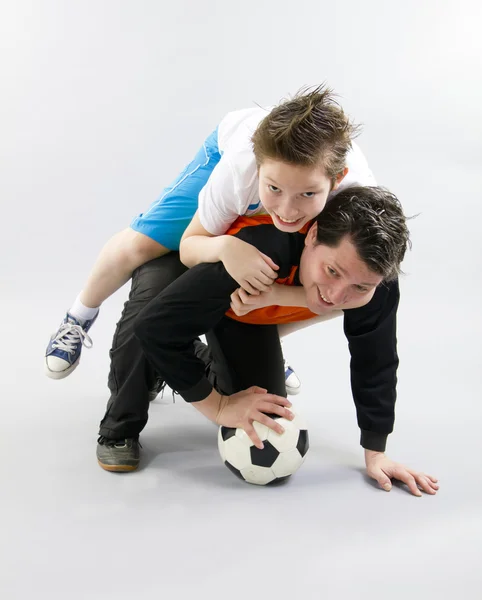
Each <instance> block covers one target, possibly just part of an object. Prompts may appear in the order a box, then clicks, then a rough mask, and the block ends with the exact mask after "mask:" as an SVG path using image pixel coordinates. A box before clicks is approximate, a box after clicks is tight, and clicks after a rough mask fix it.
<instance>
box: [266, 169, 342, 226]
mask: <svg viewBox="0 0 482 600" xmlns="http://www.w3.org/2000/svg"><path fill="white" fill-rule="evenodd" d="M345 174H346V172H343V173H341V174H340V176H339V177H338V179H337V181H336V183H335V185H334V186H333V187H332V181H331V179H330V178H329V177H328V176H327V175H326V173H325V170H324V169H323V167H322V166H317V167H312V166H299V165H292V164H288V163H285V162H281V161H279V160H273V159H266V160H264V161H263V163H262V164H261V166H260V168H259V197H260V200H261V203H262V204H263V206H264V208H265V209H266V211H267V212H268V214H269V215H270V216H271V218H272V219H273V223H274V224H275V226H276V227H277V228H278V229H280V230H281V231H286V232H288V233H293V232H295V231H299V230H300V229H301V228H302V227H303V226H304V225H306V223H308V222H309V221H311V220H312V219H314V218H315V217H317V216H318V215H319V214H320V212H321V211H322V210H323V209H324V208H325V204H326V201H327V199H328V195H329V193H330V192H331V191H332V189H336V188H337V187H338V185H339V183H340V182H341V180H342V179H343V177H344V176H345Z"/></svg>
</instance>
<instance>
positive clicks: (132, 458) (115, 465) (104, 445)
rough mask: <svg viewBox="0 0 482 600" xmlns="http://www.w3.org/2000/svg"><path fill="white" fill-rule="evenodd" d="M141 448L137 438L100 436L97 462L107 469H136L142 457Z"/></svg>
mask: <svg viewBox="0 0 482 600" xmlns="http://www.w3.org/2000/svg"><path fill="white" fill-rule="evenodd" d="M140 448H141V445H140V444H139V440H138V439H136V438H126V439H124V440H110V439H108V438H106V437H104V436H100V438H99V439H98V440H97V462H98V463H99V465H100V466H101V467H102V468H103V469H105V470H106V471H115V472H124V471H135V470H136V469H137V467H138V465H139V461H140V458H141V452H140Z"/></svg>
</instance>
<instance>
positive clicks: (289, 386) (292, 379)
mask: <svg viewBox="0 0 482 600" xmlns="http://www.w3.org/2000/svg"><path fill="white" fill-rule="evenodd" d="M285 382H286V393H287V394H288V396H296V394H299V393H300V391H301V381H300V380H299V379H298V376H297V375H296V373H295V372H294V371H293V369H292V368H291V367H290V366H289V364H288V363H287V362H286V360H285Z"/></svg>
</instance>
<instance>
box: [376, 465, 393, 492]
mask: <svg viewBox="0 0 482 600" xmlns="http://www.w3.org/2000/svg"><path fill="white" fill-rule="evenodd" d="M373 477H374V478H375V479H376V480H377V482H378V485H379V486H380V487H381V488H382V489H383V490H385V491H386V492H389V491H390V490H391V489H392V482H391V481H390V477H387V475H385V473H384V472H383V471H382V470H381V469H378V470H377V472H376V473H375V474H374V475H373Z"/></svg>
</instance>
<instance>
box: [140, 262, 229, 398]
mask: <svg viewBox="0 0 482 600" xmlns="http://www.w3.org/2000/svg"><path fill="white" fill-rule="evenodd" d="M237 285H238V284H237V283H236V281H235V280H234V279H232V277H231V276H230V275H229V274H228V273H227V271H226V269H225V268H224V267H223V264H222V263H220V262H218V263H211V264H200V265H197V266H195V267H193V268H192V269H190V270H189V271H186V272H185V273H183V274H182V275H181V276H180V277H179V278H178V279H177V280H176V281H174V282H173V283H172V284H171V285H169V286H168V287H167V288H166V289H165V290H164V291H163V292H161V293H160V294H159V295H158V296H157V297H156V298H155V299H154V300H152V302H150V303H149V304H148V305H147V306H146V307H145V308H144V309H143V310H142V311H141V312H140V314H139V316H138V317H137V320H136V324H135V329H134V331H135V335H136V336H137V337H138V339H139V341H140V343H141V345H142V348H143V350H144V353H145V354H146V356H147V358H148V360H149V361H150V362H151V364H152V365H153V366H154V368H155V369H156V371H157V372H158V373H159V374H160V375H161V376H162V378H163V379H164V380H165V382H166V383H167V385H168V386H169V387H170V388H172V389H173V390H176V391H177V392H179V394H180V395H181V396H182V397H183V398H184V400H186V401H187V402H197V401H200V400H204V399H205V398H207V397H208V396H209V395H210V394H211V392H212V391H213V388H212V386H211V384H210V383H209V381H208V379H207V377H206V376H205V365H204V362H203V361H202V360H201V359H200V358H197V356H196V353H195V345H194V342H195V340H196V339H197V338H198V337H199V336H200V335H204V334H205V333H206V332H207V331H209V330H210V329H212V328H213V327H214V326H215V325H216V324H217V323H218V322H219V321H220V320H221V318H222V317H223V315H224V314H225V312H226V311H227V310H228V308H229V303H230V294H231V293H232V292H233V291H234V290H235V289H236V288H237Z"/></svg>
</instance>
